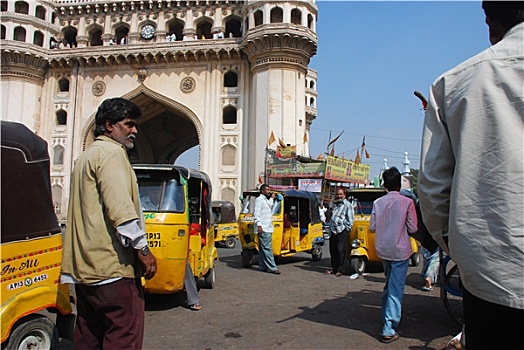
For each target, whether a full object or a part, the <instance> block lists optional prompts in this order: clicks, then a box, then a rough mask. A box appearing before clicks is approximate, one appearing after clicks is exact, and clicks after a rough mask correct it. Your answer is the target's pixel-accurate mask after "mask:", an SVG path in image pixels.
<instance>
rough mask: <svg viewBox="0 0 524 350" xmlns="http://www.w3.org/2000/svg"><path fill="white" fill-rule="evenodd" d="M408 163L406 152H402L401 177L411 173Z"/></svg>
mask: <svg viewBox="0 0 524 350" xmlns="http://www.w3.org/2000/svg"><path fill="white" fill-rule="evenodd" d="M409 164H410V161H409V159H408V151H404V161H403V162H402V165H404V167H403V170H402V175H409V174H410V173H411V170H410V169H409Z"/></svg>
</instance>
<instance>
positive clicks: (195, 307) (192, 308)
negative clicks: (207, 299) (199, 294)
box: [189, 304, 202, 311]
mask: <svg viewBox="0 0 524 350" xmlns="http://www.w3.org/2000/svg"><path fill="white" fill-rule="evenodd" d="M189 309H190V310H193V311H200V310H202V305H200V304H193V305H191V306H190V307H189Z"/></svg>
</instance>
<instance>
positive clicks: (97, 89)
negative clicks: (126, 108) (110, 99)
mask: <svg viewBox="0 0 524 350" xmlns="http://www.w3.org/2000/svg"><path fill="white" fill-rule="evenodd" d="M92 91H93V95H95V96H102V95H103V94H104V93H105V92H106V83H104V82H103V81H101V80H99V81H95V83H94V84H93V88H92Z"/></svg>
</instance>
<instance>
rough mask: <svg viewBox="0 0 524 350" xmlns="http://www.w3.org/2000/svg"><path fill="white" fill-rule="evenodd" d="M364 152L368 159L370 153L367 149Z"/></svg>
mask: <svg viewBox="0 0 524 350" xmlns="http://www.w3.org/2000/svg"><path fill="white" fill-rule="evenodd" d="M364 152H366V158H369V153H368V150H367V149H365V150H364Z"/></svg>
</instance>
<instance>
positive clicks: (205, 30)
mask: <svg viewBox="0 0 524 350" xmlns="http://www.w3.org/2000/svg"><path fill="white" fill-rule="evenodd" d="M194 24H195V27H196V36H197V38H198V39H202V38H205V39H213V33H211V28H212V27H213V20H212V19H211V18H209V17H204V16H202V17H201V18H199V19H197V20H196V21H195V22H194Z"/></svg>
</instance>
